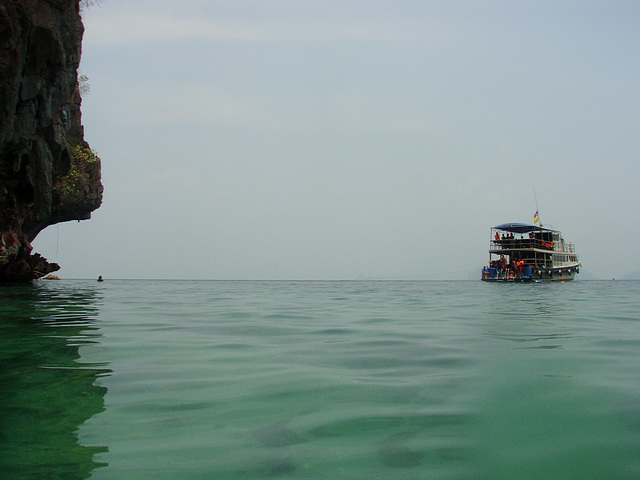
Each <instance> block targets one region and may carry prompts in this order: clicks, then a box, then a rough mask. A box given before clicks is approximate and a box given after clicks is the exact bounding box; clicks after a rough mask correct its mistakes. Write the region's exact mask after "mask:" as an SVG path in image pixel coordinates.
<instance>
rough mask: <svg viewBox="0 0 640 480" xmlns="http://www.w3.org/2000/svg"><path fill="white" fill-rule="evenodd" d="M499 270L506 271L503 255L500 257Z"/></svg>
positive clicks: (505, 260)
mask: <svg viewBox="0 0 640 480" xmlns="http://www.w3.org/2000/svg"><path fill="white" fill-rule="evenodd" d="M500 268H501V269H502V270H506V269H507V259H506V258H504V255H500Z"/></svg>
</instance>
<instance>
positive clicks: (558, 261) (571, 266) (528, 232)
mask: <svg viewBox="0 0 640 480" xmlns="http://www.w3.org/2000/svg"><path fill="white" fill-rule="evenodd" d="M580 266H581V263H580V261H579V259H578V255H577V253H576V251H575V246H574V245H573V244H572V243H571V242H569V243H567V242H565V241H564V238H562V234H561V233H560V232H559V231H558V230H552V229H550V228H545V227H542V226H536V225H528V224H525V223H505V224H503V225H498V226H496V227H493V228H491V240H490V245H489V265H488V266H485V267H483V269H482V280H483V281H485V282H566V281H568V280H573V279H574V278H575V276H576V274H578V273H579V271H580Z"/></svg>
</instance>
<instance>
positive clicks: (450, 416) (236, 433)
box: [0, 280, 640, 480]
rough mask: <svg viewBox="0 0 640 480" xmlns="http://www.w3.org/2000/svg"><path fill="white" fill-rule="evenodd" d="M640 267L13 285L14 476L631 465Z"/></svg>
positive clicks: (1, 412) (599, 473) (7, 375)
mask: <svg viewBox="0 0 640 480" xmlns="http://www.w3.org/2000/svg"><path fill="white" fill-rule="evenodd" d="M639 306H640V282H631V281H629V282H614V281H609V282H595V281H575V282H568V283H564V284H560V283H558V284H526V285H519V284H518V285H495V284H486V283H482V282H479V281H477V282H444V283H442V282H387V281H376V282H374V281H371V282H355V281H354V282H284V281H271V282H254V281H246V282H231V281H228V282H224V281H124V280H120V281H117V280H107V281H105V282H103V283H97V282H95V281H89V280H77V281H68V280H62V281H41V282H37V283H36V284H34V285H19V286H2V287H1V288H0V478H2V479H12V480H13V479H17V480H19V479H85V478H89V477H90V478H92V479H110V480H111V479H114V480H115V479H117V480H127V479H131V480H134V479H135V480H144V479H185V480H189V479H247V480H251V479H280V478H281V479H362V480H365V479H366V480H369V479H403V480H405V479H469V480H470V479H487V480H488V479H580V480H584V479H637V478H640V308H639Z"/></svg>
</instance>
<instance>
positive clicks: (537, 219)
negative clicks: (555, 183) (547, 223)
mask: <svg viewBox="0 0 640 480" xmlns="http://www.w3.org/2000/svg"><path fill="white" fill-rule="evenodd" d="M532 185H533V199H534V200H535V201H536V213H535V214H534V215H533V223H534V224H535V223H539V224H540V228H542V222H541V221H540V214H539V213H538V212H539V210H538V197H536V184H535V183H534V184H532Z"/></svg>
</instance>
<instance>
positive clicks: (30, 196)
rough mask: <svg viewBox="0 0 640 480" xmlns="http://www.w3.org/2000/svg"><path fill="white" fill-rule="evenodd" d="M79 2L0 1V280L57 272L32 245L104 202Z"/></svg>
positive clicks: (33, 276) (59, 0) (26, 277)
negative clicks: (83, 76)
mask: <svg viewBox="0 0 640 480" xmlns="http://www.w3.org/2000/svg"><path fill="white" fill-rule="evenodd" d="M83 32H84V28H83V25H82V20H81V17H80V9H79V0H2V2H1V3H0V280H18V281H21V280H32V279H35V278H39V277H41V276H43V275H46V274H47V273H49V272H52V271H56V270H58V269H59V267H58V265H56V264H51V263H49V262H47V261H46V260H45V259H44V258H42V257H41V256H40V255H38V254H35V255H34V254H32V253H31V250H32V248H31V242H32V241H33V239H34V238H35V237H36V235H38V233H39V232H40V231H42V230H43V229H44V228H45V227H47V226H49V225H53V224H55V223H59V222H64V221H69V220H84V219H88V218H89V217H90V216H91V212H92V211H93V210H95V209H96V208H98V207H99V206H100V203H101V202H102V183H101V181H100V160H99V159H98V158H97V156H95V154H94V153H93V152H91V150H90V148H89V145H87V143H86V142H85V141H84V138H83V128H82V125H81V113H80V102H81V100H80V94H79V89H78V73H77V70H78V65H79V63H80V55H81V50H82V48H81V46H82V35H83Z"/></svg>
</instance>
